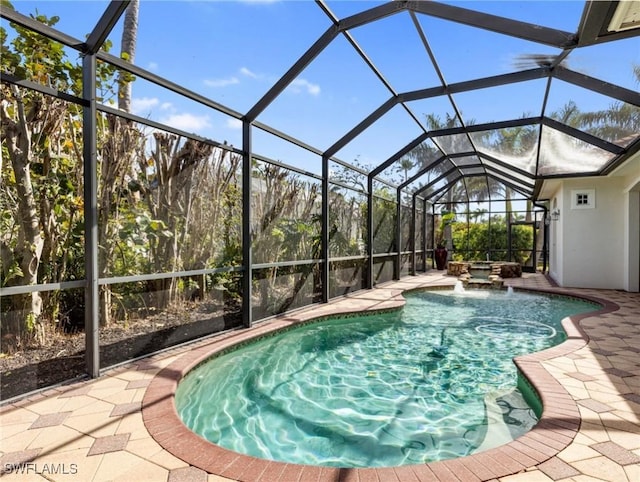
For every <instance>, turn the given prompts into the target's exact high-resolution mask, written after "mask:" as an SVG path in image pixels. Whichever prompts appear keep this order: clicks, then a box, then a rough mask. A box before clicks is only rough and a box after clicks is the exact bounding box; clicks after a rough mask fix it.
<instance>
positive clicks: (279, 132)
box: [0, 0, 640, 200]
mask: <svg viewBox="0 0 640 482" xmlns="http://www.w3.org/2000/svg"><path fill="white" fill-rule="evenodd" d="M631 1H639V0H631ZM129 3H130V1H129V0H112V1H110V2H108V3H106V7H105V9H104V12H103V13H102V15H101V16H100V17H99V18H98V19H97V20H95V21H94V22H93V24H88V25H86V26H85V31H88V32H89V34H88V35H87V37H86V40H85V41H81V40H78V39H77V38H74V37H73V36H71V35H69V34H67V33H64V32H61V31H59V30H57V29H55V28H53V27H50V26H47V25H44V24H43V23H41V22H39V21H38V20H36V19H35V18H32V17H30V16H29V15H28V14H27V13H26V12H20V8H21V5H20V3H19V2H16V5H15V7H14V8H15V10H11V9H10V8H3V9H2V11H1V12H0V15H1V16H2V18H4V19H7V20H9V21H10V22H12V23H15V24H17V25H20V26H22V27H25V28H28V29H31V30H34V31H36V32H38V33H40V34H42V35H44V36H46V37H48V38H50V39H53V40H54V41H57V42H60V43H62V44H64V45H66V46H69V47H71V48H73V49H75V50H77V51H79V52H80V53H81V55H93V54H95V55H96V56H97V58H98V60H100V61H104V62H107V63H109V64H110V65H112V66H114V67H115V68H116V69H118V70H120V71H126V72H129V73H131V74H132V75H133V76H135V78H136V79H144V81H146V82H150V83H152V84H154V85H156V86H160V87H162V88H164V89H167V90H169V91H171V92H172V93H175V94H177V95H179V96H183V97H185V98H187V99H189V100H191V101H194V102H195V103H197V104H198V105H199V106H204V107H205V108H208V109H212V110H213V111H216V113H220V114H222V115H224V116H228V117H229V118H230V120H232V121H233V122H235V123H239V122H241V123H243V125H248V130H243V133H245V132H246V133H253V132H256V133H260V134H262V133H266V134H268V135H269V136H273V137H275V138H279V139H280V140H282V141H283V142H284V143H286V144H288V145H291V146H295V148H298V149H301V150H302V151H303V152H306V153H308V154H310V155H311V156H314V157H315V158H317V159H319V161H318V164H320V162H325V161H326V160H329V161H331V162H334V163H336V164H337V165H338V166H343V167H346V168H348V169H352V170H353V172H355V173H357V174H358V175H364V176H367V177H368V178H369V180H370V181H371V180H375V181H377V182H381V183H383V184H384V185H386V186H389V187H391V188H392V189H399V190H400V191H406V192H407V193H412V194H413V195H417V194H422V193H424V196H425V198H426V199H428V200H434V199H437V196H438V195H441V194H442V193H446V192H447V191H448V190H450V189H453V188H454V186H455V185H456V183H457V182H458V181H459V179H460V178H462V179H464V180H465V182H464V183H462V185H463V186H469V183H468V182H466V180H467V178H468V179H474V182H475V181H477V179H476V178H478V177H480V178H484V179H485V180H487V184H488V180H489V179H493V180H495V181H497V182H499V183H500V184H503V185H504V186H506V187H509V188H510V189H513V190H517V191H518V192H520V193H521V194H524V195H526V196H530V197H531V198H532V199H534V200H535V199H536V196H538V194H539V193H540V191H541V186H542V183H543V182H544V180H546V179H556V178H565V177H566V178H569V177H580V176H606V175H608V174H610V173H611V172H613V171H614V170H615V169H616V168H617V167H618V166H620V165H622V164H624V163H625V162H626V160H627V159H629V158H630V157H631V156H633V155H635V154H636V153H637V152H638V151H639V150H640V89H639V87H640V66H639V65H637V62H638V61H637V59H638V52H640V25H639V24H638V22H637V21H636V23H635V24H633V23H631V24H630V25H631V26H629V23H625V24H624V25H623V24H622V22H621V21H620V12H621V10H619V9H620V8H621V3H624V2H618V1H615V0H604V1H595V0H589V1H586V2H584V3H583V4H582V5H578V6H577V7H576V5H577V2H561V1H557V2H556V1H552V2H540V3H535V2H531V3H530V4H529V3H522V4H519V8H518V9H513V8H510V7H509V5H508V3H507V2H501V3H500V4H493V5H485V4H484V2H468V3H466V4H463V3H461V2H457V4H456V5H451V4H448V3H443V2H437V1H407V0H397V1H380V2H349V3H347V2H339V1H337V0H316V1H314V2H304V4H303V3H298V2H280V3H278V5H277V6H275V5H271V4H269V5H270V6H271V7H273V8H274V9H275V8H277V9H281V10H282V11H285V10H288V9H291V10H292V11H293V9H296V8H297V9H299V10H300V11H302V10H304V11H305V12H307V11H309V12H311V13H312V14H313V16H314V19H315V20H316V24H314V28H316V29H317V31H316V30H314V33H313V35H310V37H309V40H307V41H306V42H308V43H307V44H306V45H301V46H300V49H299V51H298V52H297V53H296V54H295V55H293V58H291V59H288V60H287V61H285V62H284V66H283V68H282V72H284V73H283V74H281V75H279V76H278V75H276V76H272V77H271V78H270V79H269V81H268V85H266V82H267V81H266V80H265V79H262V78H261V79H260V80H264V82H265V87H264V89H265V90H264V91H262V92H258V94H257V95H255V97H254V94H251V95H247V96H246V98H247V99H248V104H247V105H245V106H244V107H242V106H238V105H233V103H230V104H228V105H226V104H223V103H221V102H220V99H219V98H217V96H214V95H211V92H212V91H209V92H208V93H206V94H205V93H201V92H197V91H196V90H197V89H195V88H193V87H191V86H187V85H186V84H185V83H181V82H180V81H178V80H176V79H172V78H169V76H161V75H158V74H157V73H155V72H152V71H150V70H149V69H145V68H143V67H142V66H141V65H139V64H135V63H133V64H132V63H129V62H128V61H127V60H125V59H122V58H119V57H118V56H116V55H112V54H109V53H107V52H105V51H103V50H100V48H101V46H102V45H103V43H104V42H105V40H107V39H109V38H110V36H113V32H115V31H116V30H117V29H118V26H119V25H120V24H119V22H122V19H123V17H124V13H125V10H126V8H127V6H128V5H129ZM165 3H166V4H169V3H170V2H164V3H163V4H161V5H158V6H157V8H165V9H167V12H168V11H169V9H170V8H172V7H171V6H170V5H168V6H165ZM372 3H373V6H371V5H372ZM534 3H535V4H534ZM461 5H462V6H461ZM267 8H269V7H267ZM564 8H566V11H568V12H570V13H563V12H564V10H562V9H564ZM516 10H522V12H518V11H516ZM523 12H524V13H523ZM270 18H272V17H270ZM287 18H289V20H286V21H284V22H283V25H284V29H285V30H286V29H291V30H293V29H292V28H291V27H293V26H292V25H291V22H292V20H290V19H293V18H295V19H296V22H298V21H300V22H303V21H306V19H307V16H306V15H304V16H302V17H300V16H298V15H296V14H292V15H289V16H288V17H287ZM298 19H299V20H298ZM303 19H304V20H303ZM237 20H238V19H237V18H228V19H225V18H218V17H216V18H215V21H216V22H222V21H223V22H230V23H231V22H233V21H237ZM271 21H273V20H271ZM286 22H289V23H288V24H287V23H286ZM572 22H573V23H572ZM194 28H195V27H194ZM277 28H280V27H279V26H275V25H266V26H265V29H266V30H265V32H269V29H277ZM272 32H273V30H272ZM245 35H246V36H251V35H252V32H251V31H247V32H245ZM257 35H259V33H258V34H257ZM381 38H382V39H384V41H380V39H381ZM292 41H295V39H292ZM184 42H187V43H186V45H185V47H186V48H188V49H190V50H193V51H194V52H196V53H197V54H198V55H199V57H198V63H203V64H207V63H208V64H211V65H214V67H215V66H216V65H217V64H216V62H215V60H216V59H215V54H213V53H211V54H210V53H209V52H208V50H207V49H206V48H205V46H204V45H200V44H198V43H193V44H189V43H188V42H189V40H188V39H184ZM476 44H477V45H476ZM222 47H223V48H225V49H226V48H231V47H234V46H233V45H224V46H222ZM256 48H258V46H257V45H256ZM467 51H468V52H471V54H468V53H467ZM336 52H339V54H340V55H342V56H345V58H346V56H347V54H348V55H350V56H351V60H350V62H349V63H339V66H337V65H338V64H335V66H334V62H332V61H331V60H326V59H327V58H331V59H335V57H333V56H334V55H336ZM279 56H280V53H279V52H276V51H270V50H267V51H266V52H265V53H264V57H265V58H268V59H270V60H273V61H279V60H280V59H279ZM465 56H466V57H465ZM194 58H195V57H194ZM237 62H238V65H244V64H243V63H244V62H245V60H244V59H242V58H239V59H237ZM336 62H341V60H340V59H339V58H338V59H337V60H336ZM356 63H357V64H358V66H357V68H358V69H359V70H358V72H359V75H361V77H360V78H358V80H353V81H352V80H351V77H350V73H349V71H348V70H349V68H351V67H352V65H354V64H356ZM247 65H248V62H247ZM584 65H588V67H589V68H587V70H585V71H583V68H584ZM331 69H335V70H331ZM627 69H628V71H627ZM222 70H223V71H224V69H222ZM320 72H322V73H323V75H325V76H327V77H334V78H341V79H343V85H342V86H341V87H340V88H338V87H334V91H335V92H333V93H332V95H334V94H335V95H337V94H340V97H339V98H338V99H337V101H336V102H335V105H336V106H337V107H336V108H339V109H340V111H335V112H334V113H333V114H332V115H333V116H334V117H335V118H339V117H341V116H342V115H343V114H349V110H350V109H351V107H350V105H349V99H350V98H351V97H349V96H350V95H351V96H352V97H356V96H359V95H360V94H361V97H362V98H366V101H367V102H366V103H365V102H363V103H362V104H363V105H365V104H366V106H367V107H366V108H364V107H363V108H361V109H360V110H359V111H358V113H357V114H353V116H347V115H345V118H346V117H348V120H345V121H344V122H340V123H336V124H339V126H336V127H334V126H331V125H330V124H332V123H333V121H334V119H333V118H331V117H326V114H324V111H323V110H321V109H320V108H319V107H315V106H314V107H313V108H314V109H318V111H317V112H318V114H317V115H315V117H316V119H315V120H316V121H319V125H320V126H321V127H320V128H319V129H318V128H313V129H311V128H309V129H304V128H302V126H301V124H304V122H300V123H299V124H300V125H295V124H293V127H294V128H291V126H292V123H291V122H289V123H288V125H289V127H288V128H283V127H281V126H280V125H278V122H277V120H278V117H280V118H283V117H286V118H289V119H296V117H297V116H298V115H299V114H301V113H304V112H305V111H306V110H307V109H309V110H310V109H312V107H311V104H308V105H307V104H305V103H304V102H303V101H300V104H299V105H296V106H295V108H291V107H288V109H289V110H288V111H287V112H286V113H285V114H283V113H282V105H285V104H284V102H285V101H284V100H283V99H285V98H286V96H287V92H290V90H289V89H291V88H292V87H293V86H295V85H301V84H300V83H302V85H305V84H304V82H308V80H307V79H306V77H307V76H308V75H312V74H315V75H320V74H319V73H320ZM2 75H3V81H5V82H9V83H12V84H16V85H22V86H27V87H35V90H39V91H41V92H45V93H47V94H50V95H57V96H58V97H61V98H71V97H69V96H70V94H69V93H65V92H57V91H56V90H55V88H52V87H51V86H44V85H39V86H38V85H36V83H34V82H33V81H32V80H31V79H21V78H18V77H17V76H15V75H14V73H13V72H3V74H2ZM221 75H222V74H221ZM634 76H635V77H634ZM256 78H257V76H256ZM625 79H626V80H625ZM629 79H632V80H629ZM365 80H366V82H367V83H368V84H367V85H366V86H365V84H363V81H365ZM235 83H237V84H239V83H240V82H239V81H238V80H237V79H236V80H235ZM296 83H298V84H296ZM134 85H135V84H134ZM374 89H375V92H376V93H375V95H374V94H373V92H374ZM360 91H362V92H360ZM318 92H319V90H318ZM327 97H328V96H327ZM287 105H288V104H287ZM109 109H112V108H111V107H105V108H104V109H100V110H102V111H110V110H109ZM273 109H276V110H277V109H280V110H278V114H279V116H275V115H273V114H272V112H273ZM123 115H124V117H127V116H128V115H129V114H123ZM311 115H312V116H313V115H314V113H313V112H312V113H311ZM323 116H324V117H323ZM129 117H130V118H132V119H133V118H135V116H133V117H131V115H129ZM137 119H138V121H141V120H142V119H141V118H137ZM274 119H276V122H275V123H274ZM322 122H324V124H325V127H326V133H325V132H324V131H325V129H324V128H323V127H322ZM147 124H148V125H150V126H154V127H157V128H159V127H161V124H162V123H161V119H159V118H155V119H148V122H147ZM283 124H285V125H287V122H283ZM400 126H402V127H400ZM296 127H300V128H299V129H296ZM167 129H168V130H169V131H170V132H175V133H183V134H185V135H186V132H185V131H186V129H180V128H178V127H175V126H170V125H169V126H167ZM318 131H321V132H318ZM380 133H382V134H380ZM243 135H244V134H243ZM252 135H253V134H252ZM191 136H192V137H193V138H194V139H203V138H206V135H202V134H199V133H193V134H191ZM372 138H373V139H374V141H375V142H377V143H378V144H377V145H375V146H374V145H373V142H372V141H371V139H372ZM242 144H243V149H244V146H252V145H253V144H251V143H246V144H245V143H244V142H243V143H242ZM214 145H217V146H222V147H225V145H226V143H222V142H220V139H216V141H214ZM230 148H231V147H230ZM231 149H232V150H234V151H236V152H238V149H235V148H231ZM385 149H386V150H385ZM249 154H250V155H254V156H255V158H257V159H265V160H268V159H274V160H275V159H277V161H274V162H277V163H280V164H281V165H283V166H287V165H289V166H294V162H296V160H295V159H288V158H287V157H285V156H281V155H280V154H279V153H277V152H269V150H267V151H265V152H262V151H256V152H251V153H249ZM360 155H362V157H363V158H366V159H367V162H366V164H365V165H359V164H357V163H355V162H350V161H349V160H350V159H355V158H358V157H359V156H360ZM320 160H321V161H320ZM294 170H295V171H296V172H298V173H308V174H309V175H312V176H313V177H315V178H317V177H318V176H319V175H320V176H321V174H319V172H318V171H315V172H312V169H311V168H309V169H308V170H307V168H306V167H305V166H301V165H295V169H294ZM336 182H338V183H340V182H341V181H340V180H338V179H336ZM475 188H476V192H479V191H482V190H481V189H477V186H475ZM467 189H468V187H467ZM489 191H490V189H488V186H487V189H486V192H489ZM471 197H472V196H471V195H470V194H469V192H467V193H465V194H463V195H462V198H466V199H471Z"/></svg>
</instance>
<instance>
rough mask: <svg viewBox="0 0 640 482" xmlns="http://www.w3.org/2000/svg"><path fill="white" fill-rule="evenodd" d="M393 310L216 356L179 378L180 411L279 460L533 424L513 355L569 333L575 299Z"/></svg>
mask: <svg viewBox="0 0 640 482" xmlns="http://www.w3.org/2000/svg"><path fill="white" fill-rule="evenodd" d="M406 298H407V304H406V306H405V307H404V308H403V309H402V310H400V311H397V312H391V313H381V314H376V315H368V316H357V317H348V318H340V319H332V320H325V321H322V322H318V323H313V324H308V325H304V326H301V327H298V328H295V329H292V330H289V331H286V332H285V333H281V334H278V335H275V336H272V337H269V338H265V339H262V340H260V341H257V342H254V343H251V344H249V345H246V346H243V347H241V348H239V349H236V350H234V351H231V352H228V353H226V354H224V355H220V356H218V357H215V358H212V359H211V360H209V361H207V362H206V363H204V364H202V365H200V366H199V367H197V368H196V369H194V370H193V371H191V372H190V373H189V374H188V375H187V376H186V377H185V378H184V379H183V380H182V382H181V383H180V384H179V386H178V390H177V393H176V406H177V409H178V413H179V414H180V417H181V418H182V420H183V421H184V423H185V424H186V425H187V426H188V427H189V428H190V429H191V430H193V431H194V432H196V433H197V434H199V435H201V436H203V437H204V438H206V439H208V440H210V441H212V442H214V443H216V444H218V445H220V446H222V447H225V448H228V449H231V450H234V451H237V452H240V453H243V454H247V455H252V456H255V457H260V458H264V459H270V460H279V461H283V462H289V463H298V464H310V465H325V466H337V467H384V466H398V465H405V464H415V463H423V462H430V461H436V460H443V459H449V458H454V457H460V456H464V455H468V454H471V453H473V452H476V451H482V450H485V449H488V448H491V447H494V446H497V445H501V444H503V443H506V442H508V441H509V440H512V439H513V438H515V437H518V436H519V435H521V434H522V433H524V432H526V431H527V430H529V429H530V428H531V427H532V426H533V425H535V423H536V421H537V419H536V416H535V414H534V413H533V410H532V409H531V408H530V407H529V406H528V405H527V404H526V403H525V402H524V399H523V397H522V394H521V393H520V392H519V391H518V389H517V388H516V384H517V371H516V368H515V366H514V364H513V362H512V358H513V357H515V356H517V355H521V354H525V353H531V352H536V351H540V350H543V349H545V348H548V347H550V346H553V345H556V344H558V343H560V342H562V341H563V340H564V339H565V334H564V331H563V330H562V328H561V324H560V320H561V319H562V318H564V317H565V316H568V315H570V314H575V313H580V312H585V311H592V310H594V309H595V307H594V305H593V304H591V303H587V302H582V301H578V300H575V299H569V298H560V297H549V296H545V295H535V294H529V293H518V292H516V293H507V292H505V291H494V290H477V291H467V292H465V293H462V294H459V293H454V292H452V291H450V290H448V291H426V292H419V293H412V294H407V295H406Z"/></svg>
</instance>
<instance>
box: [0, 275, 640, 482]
mask: <svg viewBox="0 0 640 482" xmlns="http://www.w3.org/2000/svg"><path fill="white" fill-rule="evenodd" d="M454 282H455V279H454V278H451V277H447V276H444V275H442V273H440V272H433V271H432V272H430V273H428V274H426V275H420V276H416V277H408V278H406V279H403V280H402V281H398V282H393V283H387V284H385V285H384V286H382V287H379V288H376V289H374V290H372V291H365V292H358V293H356V294H353V295H351V296H349V297H347V298H343V299H340V300H338V301H334V302H332V303H329V304H327V305H320V306H317V305H316V306H313V307H312V308H311V309H307V310H304V311H300V312H297V313H296V314H295V315H291V316H288V317H285V318H280V319H275V320H273V321H270V322H267V323H262V324H259V325H257V326H256V327H254V328H252V329H251V330H241V331H235V332H231V333H228V334H225V335H221V336H219V337H216V338H214V339H209V340H206V341H200V342H196V343H192V344H190V345H188V346H185V347H181V348H179V349H174V350H172V351H169V352H165V353H162V354H159V355H156V356H153V357H149V358H146V359H144V360H142V361H137V362H133V363H130V364H128V365H126V366H124V367H120V368H117V369H113V370H110V371H107V372H106V373H105V374H104V375H103V376H102V377H101V378H99V379H96V380H89V381H85V382H79V383H75V384H71V385H66V386H61V387H57V388H52V389H50V390H47V391H46V392H43V393H40V394H37V395H34V396H31V397H29V398H26V399H23V400H20V401H18V402H13V403H10V404H5V405H4V406H2V407H1V408H0V471H1V472H2V475H1V477H2V478H3V480H7V481H11V480H19V481H32V480H33V481H44V480H74V481H78V480H82V481H107V480H109V481H111V480H113V481H145V480H146V481H171V482H175V481H221V480H246V481H254V480H256V481H257V480H265V481H266V480H282V481H301V482H306V481H311V480H318V481H319V480H331V481H338V480H345V481H347V480H354V481H357V480H361V481H365V480H372V481H373V480H380V481H387V480H389V481H401V482H404V481H430V480H433V481H436V480H450V481H460V480H462V481H467V480H468V481H479V480H499V481H501V482H528V481H534V482H544V481H585V482H586V481H601V480H604V481H614V482H623V481H630V482H638V481H640V294H638V293H625V292H621V291H615V290H591V289H589V290H566V289H561V288H557V287H553V286H552V285H551V284H550V283H549V282H548V281H547V279H546V278H545V277H544V276H542V275H539V274H536V275H529V274H525V275H524V276H523V278H520V279H513V280H507V284H510V285H512V286H514V287H515V288H516V289H517V288H518V287H521V288H531V289H542V290H549V291H553V292H558V293H572V294H574V295H579V296H586V297H590V298H597V299H600V300H602V301H604V306H603V309H602V310H600V312H598V313H595V314H593V313H592V314H589V315H588V316H585V317H580V318H581V319H580V318H576V319H574V320H573V322H568V323H566V327H567V331H568V334H569V339H568V341H567V342H566V343H565V344H563V345H561V346H560V347H555V348H553V349H550V350H546V351H545V352H542V353H540V354H535V355H531V356H527V357H523V358H521V359H519V360H518V362H517V364H518V366H519V368H520V369H521V370H522V371H523V372H524V373H525V374H526V375H527V376H528V377H529V378H530V380H531V382H532V383H533V385H534V386H535V387H536V388H537V389H538V390H539V391H540V392H541V397H542V400H543V403H544V407H545V408H544V413H543V416H542V419H541V421H540V423H539V424H538V425H537V426H536V428H535V429H534V430H533V431H531V432H529V433H527V434H526V435H524V436H522V437H520V438H519V439H517V440H515V441H514V442H511V443H509V444H507V445H504V446H502V447H499V448H496V449H490V450H488V451H486V452H482V453H479V454H475V455H472V456H470V457H464V458H460V459H456V460H450V461H443V462H437V463H432V464H425V465H420V466H406V467H401V468H384V469H367V470H363V469H351V470H346V469H329V468H325V469H322V468H318V467H306V466H298V465H293V464H280V463H275V462H268V461H262V460H259V459H254V458H251V457H246V456H241V455H238V454H235V453H233V452H229V451H226V450H223V449H221V448H219V447H216V446H214V445H213V444H210V443H209V442H206V441H204V440H202V439H200V438H199V437H197V436H195V435H194V434H192V433H191V432H190V431H188V430H187V429H185V428H184V427H183V426H182V425H181V423H180V422H179V421H177V418H176V415H175V410H173V408H172V407H173V401H172V390H173V388H175V385H176V382H177V380H178V379H179V378H180V376H181V374H182V373H183V372H184V371H186V370H188V368H189V367H190V366H191V365H192V364H193V363H195V362H197V360H198V359H199V358H201V357H202V356H205V355H206V354H208V353H211V351H212V350H216V349H219V348H221V347H223V346H228V345H229V344H232V343H235V342H237V341H239V340H241V339H246V338H248V337H252V336H255V335H257V334H262V333H265V332H268V331H271V330H273V329H276V328H280V327H284V326H286V325H289V324H291V323H296V322H298V321H300V320H304V319H309V318H313V317H317V316H322V315H327V314H333V313H336V312H348V311H362V310H379V309H384V308H392V307H395V306H398V305H400V304H402V296H401V293H402V291H404V290H407V289H415V288H421V287H429V286H443V285H447V286H450V285H452V284H453V283H454ZM578 321H579V326H578Z"/></svg>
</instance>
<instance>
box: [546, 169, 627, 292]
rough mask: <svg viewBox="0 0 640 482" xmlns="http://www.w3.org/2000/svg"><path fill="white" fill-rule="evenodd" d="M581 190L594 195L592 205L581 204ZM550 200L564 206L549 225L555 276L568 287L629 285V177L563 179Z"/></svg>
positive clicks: (552, 271) (619, 287) (618, 286)
mask: <svg viewBox="0 0 640 482" xmlns="http://www.w3.org/2000/svg"><path fill="white" fill-rule="evenodd" d="M581 192H588V193H589V194H590V195H595V199H593V198H592V201H593V203H594V204H593V206H590V207H588V208H583V207H579V206H576V202H575V197H576V195H577V193H581ZM551 199H552V201H551V208H552V209H553V206H554V202H556V203H557V207H558V208H559V209H560V218H559V219H558V221H552V222H551V226H550V228H551V232H550V254H551V256H550V257H551V263H550V275H551V277H552V278H554V279H555V280H556V282H557V283H558V284H559V285H561V286H564V287H574V288H608V289H625V278H626V273H627V271H626V270H625V257H626V255H625V246H626V244H627V243H625V235H624V233H625V225H626V222H625V211H626V210H625V201H626V200H627V199H628V194H626V193H625V192H624V179H623V178H620V177H611V178H596V177H593V178H581V179H568V180H564V181H563V182H562V183H561V185H560V187H559V188H558V190H557V191H556V192H555V193H554V195H553V196H552V198H551Z"/></svg>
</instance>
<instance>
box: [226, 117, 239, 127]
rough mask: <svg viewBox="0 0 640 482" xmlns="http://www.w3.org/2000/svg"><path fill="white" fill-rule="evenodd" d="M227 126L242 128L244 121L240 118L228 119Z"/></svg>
mask: <svg viewBox="0 0 640 482" xmlns="http://www.w3.org/2000/svg"><path fill="white" fill-rule="evenodd" d="M227 127H228V128H229V129H242V121H241V120H240V119H227Z"/></svg>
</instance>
